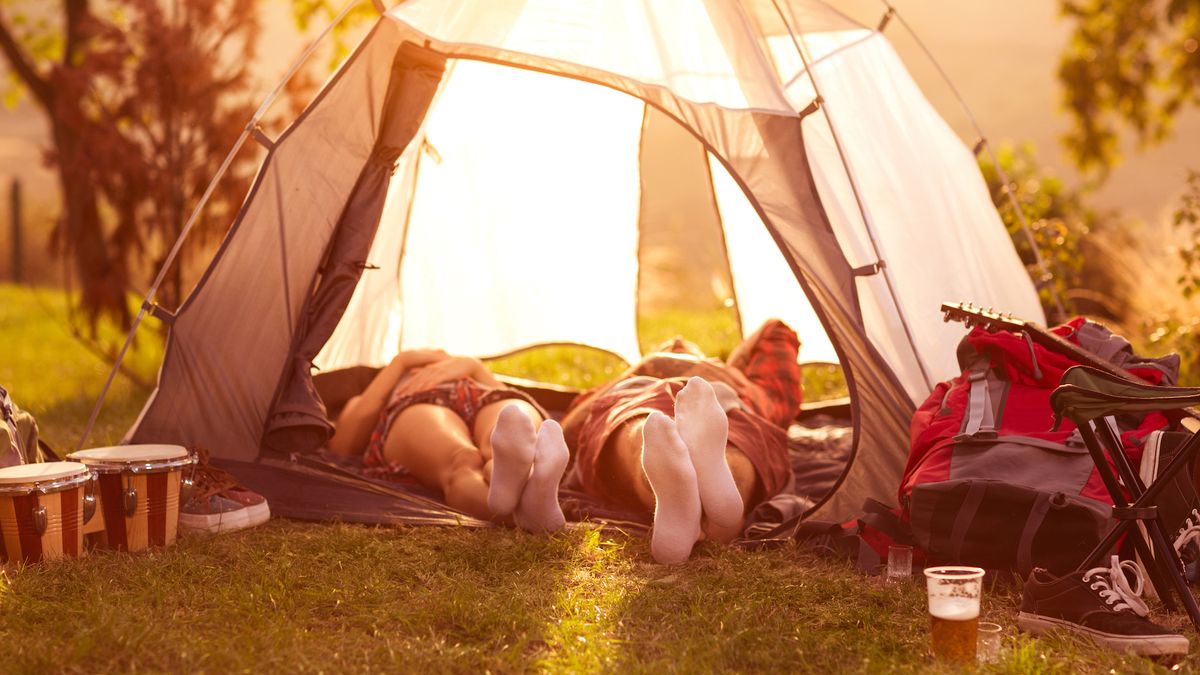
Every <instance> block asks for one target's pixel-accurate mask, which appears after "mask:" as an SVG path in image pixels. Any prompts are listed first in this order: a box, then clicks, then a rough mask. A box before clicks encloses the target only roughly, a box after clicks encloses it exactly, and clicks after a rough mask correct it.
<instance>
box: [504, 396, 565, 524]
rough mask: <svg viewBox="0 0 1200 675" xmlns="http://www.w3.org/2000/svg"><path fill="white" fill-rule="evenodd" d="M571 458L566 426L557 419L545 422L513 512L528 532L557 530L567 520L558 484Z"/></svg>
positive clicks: (517, 521) (514, 518) (514, 516)
mask: <svg viewBox="0 0 1200 675" xmlns="http://www.w3.org/2000/svg"><path fill="white" fill-rule="evenodd" d="M570 458H571V453H570V452H569V451H568V450H567V441H566V440H565V439H564V438H563V432H562V427H561V426H559V425H558V422H555V421H554V420H546V421H545V422H542V428H541V429H538V433H537V441H536V442H535V443H534V454H533V471H532V472H531V473H530V474H529V482H528V483H526V484H525V490H524V492H522V493H521V501H520V502H519V503H518V504H517V510H516V512H514V513H513V520H514V521H515V522H516V524H517V526H518V527H520V528H521V529H523V530H526V531H528V532H555V531H557V530H560V529H562V526H563V525H564V524H566V522H567V519H566V518H564V517H563V512H562V507H561V506H559V505H558V484H559V483H560V482H561V481H562V476H563V472H564V471H566V469H567V461H568V460H569V459H570Z"/></svg>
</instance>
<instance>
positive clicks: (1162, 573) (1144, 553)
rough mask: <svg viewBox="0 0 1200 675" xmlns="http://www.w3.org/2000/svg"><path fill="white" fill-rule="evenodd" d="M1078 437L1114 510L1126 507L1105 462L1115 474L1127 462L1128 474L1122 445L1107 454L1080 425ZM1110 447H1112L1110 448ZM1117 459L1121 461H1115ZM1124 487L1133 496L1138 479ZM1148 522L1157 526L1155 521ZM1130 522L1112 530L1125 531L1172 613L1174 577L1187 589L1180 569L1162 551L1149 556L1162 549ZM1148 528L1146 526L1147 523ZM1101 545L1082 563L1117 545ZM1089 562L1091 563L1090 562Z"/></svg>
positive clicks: (1093, 562) (1113, 541)
mask: <svg viewBox="0 0 1200 675" xmlns="http://www.w3.org/2000/svg"><path fill="white" fill-rule="evenodd" d="M1097 426H1099V427H1100V428H1101V429H1103V431H1102V432H1101V433H1104V432H1109V429H1108V428H1107V426H1104V425H1097ZM1079 435H1080V436H1082V437H1083V444H1084V446H1085V447H1087V450H1088V454H1090V455H1091V457H1092V463H1093V464H1095V465H1096V471H1097V472H1099V474H1100V479H1101V480H1102V481H1104V486H1105V488H1107V489H1108V494H1109V497H1111V498H1112V500H1113V504H1114V505H1115V506H1116V507H1126V506H1129V502H1127V501H1126V499H1125V492H1124V490H1123V489H1122V487H1121V483H1120V482H1119V481H1118V480H1117V477H1116V476H1115V475H1113V472H1112V467H1111V466H1109V463H1108V455H1112V456H1113V463H1114V464H1116V465H1117V468H1118V471H1120V470H1121V466H1122V462H1121V460H1126V461H1125V462H1124V467H1125V469H1126V470H1127V471H1128V470H1130V467H1129V462H1128V460H1127V459H1126V457H1125V455H1124V453H1123V452H1121V451H1120V450H1119V448H1120V447H1121V446H1120V445H1116V446H1115V447H1117V448H1118V450H1117V451H1115V452H1114V451H1111V450H1110V452H1108V453H1106V452H1105V451H1104V449H1105V445H1104V444H1102V443H1101V442H1100V439H1099V438H1097V437H1096V433H1095V431H1093V430H1092V427H1091V426H1090V425H1087V424H1083V425H1080V426H1079ZM1106 435H1107V436H1109V437H1110V444H1111V442H1112V441H1111V432H1110V433H1108V434H1106ZM1109 447H1110V448H1111V447H1113V446H1111V445H1110V446H1109ZM1118 457H1119V458H1120V459H1118ZM1126 485H1127V486H1129V487H1130V488H1131V489H1130V492H1131V493H1132V492H1134V491H1136V490H1137V489H1138V487H1139V486H1140V485H1141V480H1140V479H1138V477H1137V476H1136V475H1133V476H1132V478H1131V479H1127V480H1126ZM1134 500H1135V501H1134V503H1135V504H1137V503H1139V500H1138V499H1137V495H1135V497H1134ZM1150 522H1152V523H1154V524H1155V525H1158V520H1157V519H1155V520H1153V521H1150ZM1132 523H1133V521H1123V522H1122V523H1119V524H1118V525H1117V527H1115V528H1114V531H1115V530H1122V531H1124V532H1128V534H1129V536H1130V537H1132V541H1133V546H1134V549H1135V550H1136V551H1137V554H1138V555H1139V556H1141V558H1142V560H1144V561H1145V562H1146V567H1147V568H1146V572H1147V574H1149V575H1150V583H1152V584H1154V590H1155V591H1157V592H1158V597H1159V598H1160V599H1161V600H1162V603H1163V606H1165V607H1166V609H1167V611H1171V612H1174V611H1175V610H1176V609H1178V606H1177V605H1176V604H1175V600H1174V598H1173V597H1172V596H1173V595H1174V594H1175V593H1177V592H1178V591H1179V585H1178V584H1177V583H1176V577H1178V578H1179V580H1180V581H1183V584H1184V588H1185V590H1186V586H1187V582H1186V581H1185V580H1183V577H1182V568H1180V570H1173V569H1170V568H1169V567H1168V566H1169V565H1170V560H1171V559H1170V558H1167V557H1166V553H1165V552H1164V554H1163V555H1151V549H1155V550H1161V549H1158V545H1157V542H1155V541H1154V540H1153V539H1151V541H1150V542H1149V543H1148V542H1146V540H1145V539H1144V538H1143V537H1142V533H1141V531H1139V530H1138V529H1136V528H1134V527H1132ZM1147 525H1149V522H1148V523H1147ZM1148 529H1149V528H1148ZM1157 531H1158V532H1159V533H1160V534H1161V533H1162V530H1161V529H1159V530H1157ZM1109 534H1110V535H1113V534H1114V533H1112V532H1110V533H1109ZM1116 536H1117V537H1119V536H1120V535H1119V534H1117V535H1116ZM1110 540H1111V541H1110ZM1100 543H1101V544H1105V543H1107V544H1108V546H1107V547H1106V548H1103V549H1101V548H1100V547H1099V546H1097V547H1096V548H1094V549H1092V552H1091V553H1090V554H1089V555H1088V557H1087V559H1086V560H1085V563H1087V564H1090V565H1092V566H1095V565H1096V564H1098V563H1099V560H1100V558H1102V557H1103V556H1105V555H1107V554H1108V552H1109V551H1110V550H1111V549H1112V546H1113V545H1115V544H1116V537H1114V536H1109V537H1105V539H1104V541H1102V542H1100ZM1174 552H1175V549H1174V548H1172V549H1171V553H1174ZM1175 560H1178V556H1175ZM1088 561H1090V563H1089V562H1088ZM1188 597H1189V598H1190V597H1191V592H1190V591H1188ZM1180 599H1181V600H1182V601H1183V602H1185V603H1186V602H1187V601H1186V600H1183V598H1182V597H1181V598H1180ZM1192 604H1195V600H1192ZM1198 628H1200V626H1198Z"/></svg>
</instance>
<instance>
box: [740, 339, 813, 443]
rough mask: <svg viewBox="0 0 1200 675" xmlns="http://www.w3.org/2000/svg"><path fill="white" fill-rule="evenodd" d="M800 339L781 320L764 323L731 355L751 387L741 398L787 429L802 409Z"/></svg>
mask: <svg viewBox="0 0 1200 675" xmlns="http://www.w3.org/2000/svg"><path fill="white" fill-rule="evenodd" d="M799 356H800V338H799V337H797V336H796V331H794V330H792V329H791V328H788V326H787V324H785V323H783V322H782V321H779V320H778V319H771V320H769V321H767V322H766V323H764V324H763V325H762V327H761V328H759V329H758V330H757V331H755V332H754V334H753V335H751V336H750V337H748V338H746V340H745V341H743V342H742V345H741V346H739V347H738V348H737V349H736V350H734V352H733V353H732V354H730V355H729V362H728V365H729V366H730V367H732V368H735V369H737V370H739V371H741V372H742V373H743V374H744V375H745V376H746V379H747V380H749V381H750V385H751V386H744V387H742V388H740V390H739V391H738V398H740V399H741V400H742V402H743V403H745V404H746V405H747V406H748V407H749V408H750V409H751V410H753V411H754V412H756V413H758V414H759V415H760V416H762V417H764V418H766V419H768V420H770V421H771V422H773V423H774V424H775V425H776V426H779V427H782V428H784V429H786V428H787V427H788V425H790V424H791V423H792V420H793V419H795V417H796V414H797V413H799V412H800V402H801V400H802V394H801V391H800V386H801V378H800V364H799V363H798V362H797V359H798V358H799Z"/></svg>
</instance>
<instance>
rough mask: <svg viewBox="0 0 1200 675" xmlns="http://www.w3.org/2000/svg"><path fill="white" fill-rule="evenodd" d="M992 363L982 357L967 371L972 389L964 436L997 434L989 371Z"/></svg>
mask: <svg viewBox="0 0 1200 675" xmlns="http://www.w3.org/2000/svg"><path fill="white" fill-rule="evenodd" d="M990 370H991V366H990V364H989V363H988V362H987V361H986V360H984V359H980V360H978V361H975V362H974V363H972V364H971V367H970V370H968V371H967V379H968V381H970V383H971V390H970V391H969V392H968V393H967V417H966V419H965V420H964V421H963V429H962V435H963V436H968V437H972V436H978V435H980V434H988V435H991V434H995V433H996V419H995V415H994V413H993V411H992V396H991V393H990V389H991V386H990V385H991V382H989V380H990V378H989V377H988V372H989V371H990Z"/></svg>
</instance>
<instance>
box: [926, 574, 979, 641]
mask: <svg viewBox="0 0 1200 675" xmlns="http://www.w3.org/2000/svg"><path fill="white" fill-rule="evenodd" d="M983 574H984V572H983V569H982V568H979V567H957V566H947V567H927V568H925V584H926V588H927V590H928V593H929V618H930V622H931V627H932V633H933V655H934V656H935V657H937V658H940V659H944V660H946V661H951V662H954V663H964V664H965V663H970V662H972V661H974V660H975V648H976V642H977V640H978V637H979V635H978V634H979V596H980V593H981V591H982V590H983Z"/></svg>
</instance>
